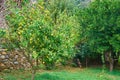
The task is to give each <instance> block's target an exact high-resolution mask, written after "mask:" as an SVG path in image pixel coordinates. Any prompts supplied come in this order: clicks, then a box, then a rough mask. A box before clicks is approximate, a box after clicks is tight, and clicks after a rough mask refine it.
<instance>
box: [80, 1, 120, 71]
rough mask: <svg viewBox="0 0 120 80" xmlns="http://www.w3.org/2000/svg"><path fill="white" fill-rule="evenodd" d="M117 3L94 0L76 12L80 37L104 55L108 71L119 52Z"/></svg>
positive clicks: (119, 37)
mask: <svg viewBox="0 0 120 80" xmlns="http://www.w3.org/2000/svg"><path fill="white" fill-rule="evenodd" d="M119 4H120V1H119V0H95V1H93V2H92V3H91V4H90V5H89V6H88V7H87V8H84V9H82V10H81V11H80V12H79V13H78V15H79V21H80V23H81V26H82V35H81V36H82V39H83V40H86V41H87V43H88V44H89V46H90V49H91V50H92V51H93V52H96V53H101V54H104V55H106V58H105V59H106V60H107V61H109V63H110V71H112V69H113V64H114V62H115V58H117V59H118V55H117V54H118V53H119V52H120V6H119Z"/></svg>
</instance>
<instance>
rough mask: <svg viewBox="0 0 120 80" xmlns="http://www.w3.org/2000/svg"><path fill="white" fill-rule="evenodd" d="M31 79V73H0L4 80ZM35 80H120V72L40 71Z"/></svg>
mask: <svg viewBox="0 0 120 80" xmlns="http://www.w3.org/2000/svg"><path fill="white" fill-rule="evenodd" d="M30 77H31V73H30V72H24V71H22V72H20V71H14V72H11V73H0V78H3V79H4V80H30ZM35 80H120V71H119V70H114V71H113V72H109V71H108V70H105V71H104V72H103V71H102V69H101V68H88V69H74V68H72V69H70V70H54V71H39V72H38V73H37V74H36V76H35Z"/></svg>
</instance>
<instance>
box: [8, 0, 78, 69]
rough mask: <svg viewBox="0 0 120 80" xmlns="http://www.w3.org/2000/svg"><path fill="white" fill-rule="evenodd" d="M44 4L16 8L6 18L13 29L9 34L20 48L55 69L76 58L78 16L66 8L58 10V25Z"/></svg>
mask: <svg viewBox="0 0 120 80" xmlns="http://www.w3.org/2000/svg"><path fill="white" fill-rule="evenodd" d="M44 4H45V3H44V1H42V0H41V1H40V2H38V3H37V4H35V5H33V6H31V7H29V8H28V7H22V8H21V9H18V8H14V9H12V10H11V14H9V15H8V16H7V17H6V19H7V22H8V25H9V26H10V30H9V34H11V35H14V39H15V40H16V41H18V43H19V44H16V45H18V46H19V48H21V49H24V50H26V51H27V53H28V54H30V55H32V57H33V58H35V59H36V58H39V59H40V60H41V62H42V63H43V64H44V65H45V66H46V67H47V68H50V69H51V68H52V67H53V66H54V65H55V63H59V62H62V61H64V60H66V59H69V58H71V57H72V55H74V49H73V47H74V44H75V43H76V41H77V36H78V35H77V27H78V25H77V24H78V23H77V22H76V20H75V18H76V17H75V16H74V15H71V16H70V15H69V14H68V13H67V10H66V9H65V10H63V11H62V12H60V11H58V12H60V13H59V17H57V18H56V19H57V20H56V21H57V22H56V23H55V22H53V21H54V19H53V18H52V17H51V15H52V14H54V13H51V12H50V9H47V8H46V7H45V6H44ZM50 6H51V7H52V6H53V5H50Z"/></svg>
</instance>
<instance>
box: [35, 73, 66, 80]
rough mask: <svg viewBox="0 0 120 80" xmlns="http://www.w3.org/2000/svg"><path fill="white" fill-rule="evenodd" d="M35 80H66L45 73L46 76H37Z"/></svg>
mask: <svg viewBox="0 0 120 80" xmlns="http://www.w3.org/2000/svg"><path fill="white" fill-rule="evenodd" d="M35 80H64V79H63V78H60V77H58V76H57V75H53V74H49V73H44V74H37V75H36V77H35Z"/></svg>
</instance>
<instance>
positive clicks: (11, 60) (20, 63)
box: [0, 50, 31, 71]
mask: <svg viewBox="0 0 120 80" xmlns="http://www.w3.org/2000/svg"><path fill="white" fill-rule="evenodd" d="M30 68H31V66H30V63H29V62H28V61H27V59H26V57H24V56H23V54H22V52H20V51H13V52H9V51H5V50H4V51H0V71H2V70H4V69H11V70H12V69H25V70H28V69H30Z"/></svg>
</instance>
